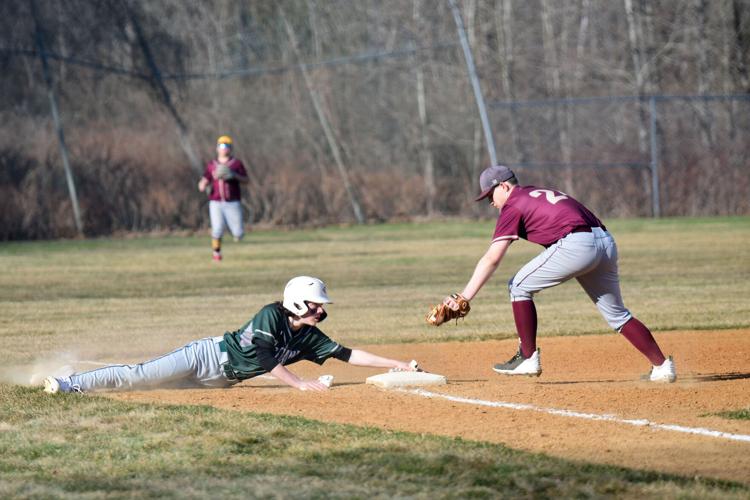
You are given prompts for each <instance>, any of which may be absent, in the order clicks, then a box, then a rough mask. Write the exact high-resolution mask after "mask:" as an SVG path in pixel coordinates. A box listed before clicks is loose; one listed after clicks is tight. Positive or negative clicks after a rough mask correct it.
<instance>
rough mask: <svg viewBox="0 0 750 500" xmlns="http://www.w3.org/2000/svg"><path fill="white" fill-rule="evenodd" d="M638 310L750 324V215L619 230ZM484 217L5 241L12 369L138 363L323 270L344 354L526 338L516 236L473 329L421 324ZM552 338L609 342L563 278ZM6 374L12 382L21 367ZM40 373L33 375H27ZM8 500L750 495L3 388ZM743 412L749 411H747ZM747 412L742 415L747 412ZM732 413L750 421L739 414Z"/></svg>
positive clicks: (483, 236) (354, 434) (189, 409)
mask: <svg viewBox="0 0 750 500" xmlns="http://www.w3.org/2000/svg"><path fill="white" fill-rule="evenodd" d="M608 226H609V227H610V229H611V230H612V232H613V233H614V234H615V237H616V238H617V241H618V245H619V249H620V264H621V274H622V284H623V291H624V296H625V300H626V304H628V305H629V307H630V308H631V309H632V310H633V311H634V312H636V314H637V315H638V316H639V317H640V318H641V319H642V320H644V322H646V323H647V324H649V325H650V326H651V327H652V328H653V329H655V330H672V329H683V328H685V329H687V328H689V329H721V328H736V327H742V328H746V327H748V326H750V305H749V304H748V301H747V299H746V297H748V296H750V265H749V264H748V263H749V262H750V244H749V243H750V218H739V217H738V218H717V219H664V220H658V221H653V220H626V221H613V222H611V223H608ZM492 229H493V223H492V221H484V222H465V221H463V222H462V221H451V222H444V223H426V224H406V223H405V224H389V225H368V226H355V227H331V228H324V229H312V230H299V231H257V232H252V233H250V234H249V235H248V238H247V241H246V242H244V243H242V244H240V245H237V244H232V243H228V244H226V245H225V257H226V258H225V261H224V262H222V263H221V264H219V265H217V264H214V263H213V262H211V260H210V250H209V246H208V238H207V237H206V236H200V237H198V236H193V237H178V236H167V237H140V238H128V239H96V240H71V241H54V242H29V243H4V244H0V269H1V270H2V273H0V341H2V343H3V349H2V350H0V366H2V367H5V368H7V369H6V374H5V375H4V376H1V377H0V378H2V379H3V380H4V381H5V382H9V381H15V382H16V383H25V382H28V378H26V379H23V377H16V378H13V377H11V376H10V375H14V374H15V375H18V374H19V373H20V371H19V370H18V369H16V368H14V367H18V366H19V365H24V366H27V367H29V366H32V365H34V364H35V363H43V362H48V361H49V360H51V359H52V360H56V361H58V362H59V361H60V360H63V359H65V358H68V357H69V358H71V359H79V360H81V359H88V360H92V359H93V360H100V361H114V362H123V361H140V360H142V359H145V358H147V357H151V356H154V355H157V354H161V353H163V352H166V351H167V350H169V349H172V348H174V347H177V346H179V345H181V344H183V343H185V342H187V341H189V340H193V339H195V338H199V337H205V336H209V335H218V334H221V333H222V332H223V331H224V330H231V329H234V328H237V327H238V326H239V325H241V324H242V323H244V322H245V321H246V320H247V319H248V318H249V317H250V316H251V315H252V314H253V313H255V311H256V310H257V309H258V308H259V307H260V306H262V305H264V304H266V303H268V302H270V301H272V300H277V299H279V298H280V294H281V290H282V288H283V286H284V284H285V283H286V281H287V280H288V279H289V278H290V277H292V276H294V275H297V274H312V275H317V276H320V277H322V278H324V279H325V280H326V281H327V282H328V284H329V290H330V292H331V295H332V296H333V298H334V301H335V304H333V305H332V306H330V307H329V311H330V313H331V314H330V317H329V319H328V320H326V323H324V325H323V326H324V330H325V331H326V332H327V333H329V334H330V335H331V336H332V337H334V338H336V339H338V340H340V341H342V342H343V343H345V344H348V345H358V344H364V343H382V342H415V341H417V342H431V341H436V340H456V341H460V340H469V339H479V338H488V337H492V338H504V337H512V336H514V335H515V333H514V328H513V320H512V316H511V313H510V307H509V305H508V301H507V294H506V292H505V283H506V282H507V280H508V278H509V277H510V276H511V275H512V274H513V273H514V272H515V271H516V270H517V269H518V268H519V267H520V266H521V265H522V264H523V263H524V262H526V261H527V260H529V259H530V258H532V257H533V256H534V255H536V254H537V253H538V252H539V250H540V247H537V246H534V245H530V244H527V243H522V242H519V243H514V244H513V247H512V248H511V250H510V253H509V254H508V256H507V257H506V260H505V261H504V262H503V264H502V265H501V267H500V269H499V270H498V272H497V273H496V276H495V278H494V279H493V280H492V282H491V283H489V284H488V285H487V286H486V287H485V289H484V290H483V291H482V292H481V293H480V295H479V296H478V297H477V298H476V299H475V300H474V302H473V308H472V313H471V315H470V316H469V317H467V318H466V320H464V321H463V322H461V323H459V324H458V325H457V326H456V325H446V326H443V327H441V328H440V329H434V328H430V327H428V326H426V325H425V323H424V321H423V316H424V314H425V312H426V310H427V306H428V304H430V303H435V302H437V301H439V300H440V299H441V298H442V297H443V296H444V295H445V294H447V293H449V292H451V291H456V290H460V288H461V287H462V286H463V285H464V284H465V282H466V280H467V279H468V278H469V276H470V274H471V272H472V270H473V267H474V265H475V263H476V261H477V259H478V258H479V257H480V256H481V254H482V253H483V252H484V250H485V249H486V247H487V244H488V241H489V237H490V235H491V232H492ZM537 307H538V309H539V312H540V334H541V335H558V334H589V333H608V332H609V331H608V329H607V327H606V325H605V324H604V322H603V321H602V319H601V318H600V317H599V316H598V314H597V312H596V310H595V308H594V307H593V305H591V304H590V303H589V301H588V299H587V298H586V296H585V294H584V293H583V292H582V291H581V290H579V289H578V287H577V284H575V283H568V284H565V285H562V286H560V287H557V288H555V289H552V290H548V291H545V292H544V293H543V294H540V295H539V296H538V299H537ZM9 374H10V375H9ZM26 375H28V373H27V374H26ZM0 401H2V405H0V497H1V498H48V497H54V498H59V497H70V498H121V497H131V498H132V497H157V496H159V497H169V498H203V497H208V496H211V497H218V496H222V495H224V496H227V495H231V496H250V497H275V496H278V497H295V496H297V497H300V496H304V497H347V498H349V497H353V498H365V497H368V498H369V497H380V498H386V497H388V498H390V497H419V498H428V497H437V498H450V497H453V498H455V497H480V498H481V497H498V496H513V497H553V496H554V497H556V496H561V497H626V498H627V497H651V498H653V497H660V498H661V497H684V498H711V497H713V498H731V497H738V498H747V497H748V496H749V495H750V491H748V488H747V486H741V485H736V484H730V483H724V482H715V481H704V480H700V479H692V478H680V477H676V476H667V475H660V474H656V473H652V472H647V471H634V470H628V469H623V468H616V467H604V466H597V465H591V464H585V463H580V462H570V461H564V460H556V459H552V458H549V457H545V456H541V455H535V454H528V453H521V452H517V451H513V450H510V449H508V448H505V447H503V446H497V445H490V444H486V443H475V442H466V441H462V440H459V439H448V438H441V437H430V436H420V435H414V434H405V433H393V432H387V431H380V430H375V429H367V428H356V427H349V426H342V425H329V424H325V423H319V422H312V421H308V420H304V419H299V418H287V417H275V416H269V415H256V414H249V413H236V412H227V411H220V410H216V409H212V408H206V407H193V406H184V407H183V406H156V405H136V404H126V403H122V402H117V401H112V400H109V399H106V398H98V397H78V396H76V395H61V397H59V398H58V397H55V398H50V397H44V395H43V394H42V393H41V391H40V390H39V389H30V388H25V387H21V386H18V385H8V384H7V383H0ZM743 411H744V410H743ZM740 414H741V413H740ZM740 418H747V417H746V412H745V416H744V417H743V416H740Z"/></svg>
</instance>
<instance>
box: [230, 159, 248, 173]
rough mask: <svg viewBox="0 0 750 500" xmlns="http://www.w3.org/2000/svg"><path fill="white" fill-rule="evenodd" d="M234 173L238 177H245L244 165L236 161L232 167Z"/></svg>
mask: <svg viewBox="0 0 750 500" xmlns="http://www.w3.org/2000/svg"><path fill="white" fill-rule="evenodd" d="M232 167H233V169H232V170H234V171H235V172H237V173H238V174H239V175H241V176H243V177H247V169H246V168H245V164H244V163H242V162H241V161H240V160H237V161H236V162H235V164H234V165H232Z"/></svg>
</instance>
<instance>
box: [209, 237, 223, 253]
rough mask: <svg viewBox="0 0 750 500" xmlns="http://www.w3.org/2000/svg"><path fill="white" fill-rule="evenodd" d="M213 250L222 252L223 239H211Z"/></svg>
mask: <svg viewBox="0 0 750 500" xmlns="http://www.w3.org/2000/svg"><path fill="white" fill-rule="evenodd" d="M211 248H213V249H214V252H217V253H218V252H221V238H211Z"/></svg>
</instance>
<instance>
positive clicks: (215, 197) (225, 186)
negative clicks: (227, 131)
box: [198, 135, 248, 261]
mask: <svg viewBox="0 0 750 500" xmlns="http://www.w3.org/2000/svg"><path fill="white" fill-rule="evenodd" d="M232 146H233V141H232V138H231V137H229V136H228V135H222V136H221V137H219V138H218V139H217V140H216V159H215V160H211V161H210V162H208V164H207V165H206V170H205V171H204V172H203V177H201V179H200V181H198V191H201V192H204V191H205V192H207V193H208V199H209V202H208V213H209V217H210V219H211V248H213V259H214V260H216V261H219V260H221V237H222V236H223V234H224V226H225V225H226V226H229V231H231V233H232V236H234V240H235V241H239V240H241V239H242V236H243V235H244V234H245V229H244V224H243V221H242V204H241V202H240V199H241V197H242V193H241V190H240V183H243V184H244V183H246V182H247V181H248V177H247V171H246V170H245V166H244V165H243V164H242V162H241V161H240V160H238V159H237V158H235V157H234V156H232Z"/></svg>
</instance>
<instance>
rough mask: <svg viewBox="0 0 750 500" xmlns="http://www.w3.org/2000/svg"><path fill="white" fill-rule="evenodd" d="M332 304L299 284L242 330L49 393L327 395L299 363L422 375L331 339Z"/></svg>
mask: <svg viewBox="0 0 750 500" xmlns="http://www.w3.org/2000/svg"><path fill="white" fill-rule="evenodd" d="M330 303H331V300H330V299H329V297H328V293H327V291H326V286H325V284H324V283H323V282H322V281H321V280H319V279H318V278H313V277H310V276H298V277H296V278H292V279H291V280H290V281H289V282H288V283H287V285H286V287H285V288H284V298H283V301H282V302H274V303H271V304H268V305H266V306H265V307H263V308H262V309H261V310H260V311H259V312H258V313H257V314H256V315H255V316H254V317H253V318H252V319H251V320H250V321H248V322H247V323H245V324H244V325H243V326H242V327H241V328H240V329H239V330H236V331H234V332H227V333H225V334H224V335H223V336H221V337H208V338H205V339H201V340H196V341H194V342H191V343H189V344H188V345H186V346H184V347H181V348H180V349H177V350H176V351H173V352H171V353H169V354H166V355H164V356H161V357H158V358H155V359H153V360H151V361H146V362H144V363H140V364H137V365H115V366H107V367H104V368H99V369H97V370H91V371H88V372H83V373H78V374H73V375H71V376H70V377H63V378H55V377H47V378H46V379H45V381H44V390H45V391H46V392H49V393H56V392H89V391H97V390H104V389H119V390H135V389H150V388H155V387H158V386H161V387H163V386H165V385H170V386H177V387H201V386H203V387H230V386H232V385H234V384H237V383H239V382H241V381H242V380H245V379H249V378H252V377H256V376H258V375H261V374H263V373H270V374H271V375H273V376H274V377H276V378H277V379H279V380H281V381H282V382H284V383H286V384H288V385H290V386H292V387H295V388H297V389H300V390H303V391H305V390H312V391H324V390H326V389H327V388H328V387H327V386H326V385H324V384H323V383H322V382H320V381H319V380H302V379H300V378H299V377H297V376H296V375H295V374H294V373H292V372H291V371H289V370H288V369H287V368H286V365H290V364H292V363H296V362H297V361H301V360H308V361H313V362H315V363H318V364H321V365H322V364H323V363H324V362H325V361H326V360H327V359H329V358H336V359H339V360H341V361H345V362H347V363H350V364H353V365H357V366H371V367H380V368H395V369H398V370H403V371H415V370H418V367H417V366H415V365H416V363H414V364H412V365H410V363H409V362H404V361H397V360H394V359H388V358H383V357H380V356H377V355H375V354H371V353H369V352H366V351H362V350H359V349H349V348H347V347H344V346H342V345H341V344H338V343H336V342H334V341H333V340H331V339H330V338H328V337H327V336H326V335H325V334H324V333H323V332H322V331H320V330H319V329H318V328H317V326H316V325H317V324H318V323H320V322H321V321H323V320H324V319H325V318H326V315H327V314H326V312H325V309H324V305H325V304H330Z"/></svg>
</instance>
